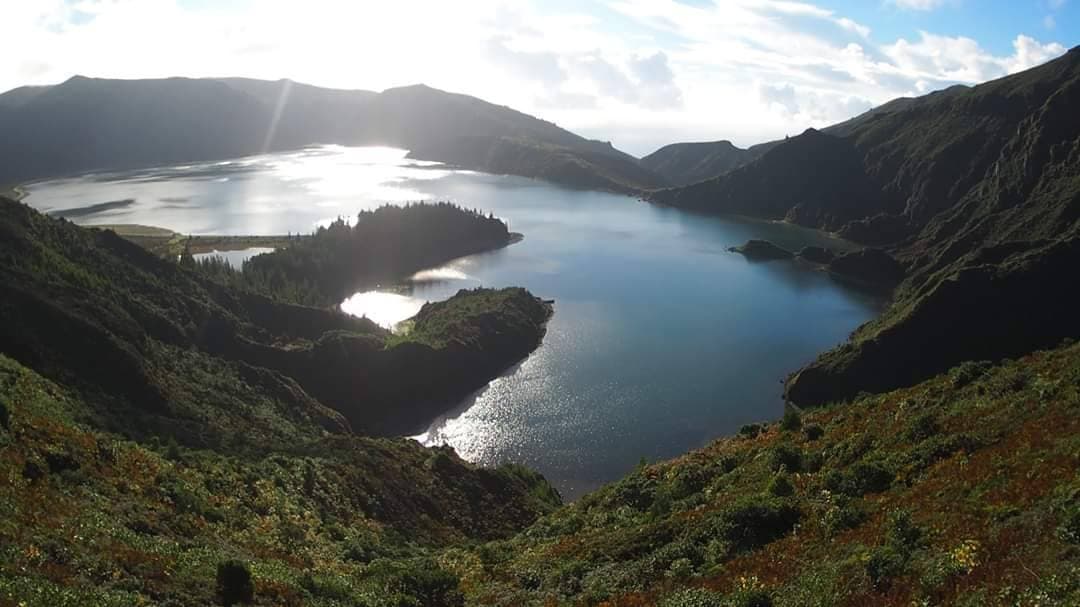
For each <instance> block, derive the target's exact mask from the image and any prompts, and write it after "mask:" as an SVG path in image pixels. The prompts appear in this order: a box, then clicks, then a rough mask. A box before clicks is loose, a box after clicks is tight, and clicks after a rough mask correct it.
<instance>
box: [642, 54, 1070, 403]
mask: <svg viewBox="0 0 1080 607" xmlns="http://www.w3.org/2000/svg"><path fill="white" fill-rule="evenodd" d="M1078 107H1080V48H1078V49H1073V50H1072V51H1070V52H1069V53H1067V54H1066V55H1064V56H1062V57H1061V58H1059V59H1057V60H1055V61H1051V62H1049V63H1047V64H1045V65H1042V66H1040V67H1037V68H1034V69H1031V70H1028V71H1026V72H1023V73H1020V74H1016V75H1013V76H1009V77H1006V78H1002V79H1000V80H996V81H993V82H988V83H986V84H982V85H980V86H976V87H973V88H963V87H954V88H952V89H947V90H946V91H941V92H938V93H934V94H931V95H928V96H925V97H920V98H918V99H907V100H898V101H896V102H892V103H890V104H886V105H885V106H882V107H881V108H877V109H876V110H872V111H871V112H869V113H868V114H865V115H863V116H860V117H857V118H855V119H853V120H851V121H848V122H846V123H842V124H840V125H836V126H835V127H832V128H830V129H825V131H824V132H819V131H814V130H810V131H807V132H806V133H804V134H802V135H800V136H798V137H793V138H791V139H790V140H789V141H785V142H783V143H781V144H779V145H777V146H776V147H775V148H773V149H771V150H769V151H768V152H767V153H765V154H763V155H762V156H761V157H760V158H758V159H757V160H755V161H753V162H751V163H750V164H747V165H745V166H742V167H740V168H738V169H735V170H733V171H731V172H729V173H727V174H725V175H722V176H720V177H717V178H714V179H712V180H709V181H705V182H702V183H697V184H693V185H690V186H687V187H680V188H672V189H666V190H661V191H658V192H656V193H654V194H653V195H652V198H653V200H655V201H656V202H659V203H663V204H669V205H673V206H678V207H685V208H693V209H697V210H702V211H715V212H735V213H741V214H747V215H754V216H758V217H764V218H769V219H783V220H787V221H791V222H793V223H797V224H801V225H806V226H810V227H815V228H823V229H827V230H832V231H836V232H838V233H839V234H840V235H841V236H844V237H847V238H849V239H852V240H856V241H858V242H862V243H865V244H868V245H872V246H876V247H880V248H883V249H884V250H886V251H887V252H888V253H889V254H891V255H892V256H893V257H895V258H896V259H897V260H899V261H900V262H901V264H902V266H903V267H904V269H905V271H906V279H904V281H903V282H902V283H901V284H900V285H899V288H898V289H897V290H896V292H895V301H894V303H893V304H892V306H891V307H890V308H889V309H888V310H887V311H886V312H885V313H884V314H883V316H882V317H881V318H879V319H877V320H875V321H873V322H871V323H868V324H867V325H865V326H863V327H861V328H860V329H859V330H858V331H856V333H855V335H854V336H853V338H852V340H851V341H850V342H849V343H847V344H844V345H843V346H841V347H839V348H837V349H836V350H833V351H831V352H829V353H826V354H825V355H823V356H822V357H821V358H820V359H819V360H818V361H817V362H815V363H813V364H812V365H810V366H809V367H807V368H806V369H804V370H803V371H801V372H800V373H797V374H795V375H794V376H793V378H792V379H791V380H790V381H789V383H788V388H787V395H788V397H789V398H790V399H791V400H793V401H795V402H797V403H800V404H813V403H820V402H825V401H830V400H839V399H845V398H850V397H852V396H854V395H856V394H857V393H859V392H861V391H870V392H878V391H882V390H888V389H892V388H896V387H900V386H905V385H910V384H911V383H913V382H916V381H919V380H921V379H925V378H927V377H930V376H932V375H934V374H936V373H939V372H941V371H943V370H945V369H947V368H948V367H949V366H951V365H954V364H957V363H959V362H961V361H964V360H971V359H982V358H985V359H997V358H1002V357H1012V356H1016V355H1018V354H1022V353H1025V352H1029V351H1031V350H1033V349H1037V348H1044V347H1048V346H1051V345H1055V344H1056V343H1057V342H1059V341H1060V340H1061V339H1062V338H1065V337H1073V338H1075V337H1078V336H1080V316H1078V315H1077V314H1076V313H1075V310H1077V309H1080V285H1078V283H1077V282H1076V281H1075V280H1073V279H1072V278H1071V276H1072V275H1073V274H1075V268H1076V267H1080V112H1078V111H1077V108H1078ZM879 265H881V266H882V267H886V266H888V264H879ZM871 271H872V270H871ZM869 278H873V277H872V276H871V277H869Z"/></svg>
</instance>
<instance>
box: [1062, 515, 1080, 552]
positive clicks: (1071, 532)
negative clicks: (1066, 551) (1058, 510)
mask: <svg viewBox="0 0 1080 607" xmlns="http://www.w3.org/2000/svg"><path fill="white" fill-rule="evenodd" d="M1061 518H1062V521H1061V526H1059V527H1058V537H1059V538H1061V540H1062V541H1063V542H1069V543H1071V544H1080V505H1072V506H1070V507H1068V508H1066V510H1065V513H1064V515H1063V516H1062V517H1061Z"/></svg>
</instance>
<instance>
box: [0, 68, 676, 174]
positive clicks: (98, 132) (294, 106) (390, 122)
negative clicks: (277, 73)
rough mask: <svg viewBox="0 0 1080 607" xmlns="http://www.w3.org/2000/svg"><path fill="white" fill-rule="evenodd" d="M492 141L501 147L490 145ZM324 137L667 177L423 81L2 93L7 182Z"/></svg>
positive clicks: (206, 82) (418, 151)
mask: <svg viewBox="0 0 1080 607" xmlns="http://www.w3.org/2000/svg"><path fill="white" fill-rule="evenodd" d="M477 138H479V139H477ZM505 140H513V141H515V142H519V143H520V145H523V146H526V147H528V149H529V151H530V153H529V154H527V155H519V156H518V157H517V158H516V159H515V160H514V161H508V160H507V159H506V158H503V157H502V156H501V154H499V153H498V151H499V150H496V149H493V148H491V147H490V146H495V145H497V144H498V145H502V144H501V143H500V142H503V141H505ZM481 142H485V143H486V145H488V146H489V148H488V149H486V150H483V151H481V150H478V145H480V143H481ZM320 143H321V144H331V143H333V144H343V145H386V146H394V147H401V148H405V149H410V150H415V152H414V156H419V157H422V158H424V159H430V160H439V161H442V162H446V163H449V164H453V165H458V166H463V167H467V168H470V169H476V170H484V171H492V172H503V173H510V174H514V175H523V176H526V177H542V178H544V179H548V180H551V181H554V182H557V183H562V184H565V185H570V186H584V187H602V188H605V189H612V190H619V191H630V190H634V189H639V188H651V187H658V186H661V185H664V184H665V183H666V182H665V180H664V179H663V178H662V177H660V176H659V175H656V174H654V173H652V172H651V171H648V170H646V169H643V168H641V167H640V166H639V165H638V163H637V160H636V159H635V158H633V157H632V156H629V155H627V154H624V153H622V152H619V151H618V150H616V149H615V148H613V147H612V146H611V145H610V144H608V143H605V142H599V141H591V140H588V139H585V138H583V137H580V136H578V135H575V134H573V133H571V132H569V131H566V130H564V129H561V128H559V127H557V126H556V125H554V124H552V123H550V122H546V121H543V120H540V119H537V118H534V117H532V116H529V115H527V114H523V113H521V112H517V111H515V110H512V109H510V108H507V107H503V106H498V105H495V104H491V103H487V102H485V101H482V100H480V99H477V98H475V97H469V96H467V95H459V94H454V93H448V92H445V91H440V90H437V89H433V88H430V87H427V86H423V85H416V86H408V87H400V88H394V89H388V90H386V91H383V92H381V93H375V92H371V91H361V90H338V89H326V88H320V87H315V86H311V85H307V84H302V83H297V82H292V81H289V80H279V81H261V80H252V79H245V78H222V79H190V78H167V79H151V80H109V79H99V78H86V77H83V76H75V77H73V78H71V79H69V80H67V81H66V82H63V83H61V84H58V85H55V86H49V87H23V88H21V89H15V90H13V91H9V92H8V93H5V94H3V95H0V183H11V184H14V183H17V182H19V181H25V180H30V179H36V178H42V177H48V176H57V175H65V174H70V173H75V172H82V171H92V170H102V169H120V168H134V167H141V166H151V165H154V164H166V163H177V162H187V161H196V160H215V159H223V158H231V157H238V156H245V155H252V154H259V153H264V152H269V151H276V150H286V149H295V148H298V147H302V146H304V145H309V144H320ZM459 148H461V149H462V153H460V154H458V153H456V150H458V149H459ZM428 149H430V150H432V152H431V153H430V154H424V153H423V152H422V150H428ZM548 155H553V156H555V157H557V160H549V159H548V158H547V156H548ZM496 160H498V162H495V161H496ZM582 171H585V172H588V173H590V177H589V179H583V178H582V176H581V172H582ZM593 173H595V175H596V176H592V174H593Z"/></svg>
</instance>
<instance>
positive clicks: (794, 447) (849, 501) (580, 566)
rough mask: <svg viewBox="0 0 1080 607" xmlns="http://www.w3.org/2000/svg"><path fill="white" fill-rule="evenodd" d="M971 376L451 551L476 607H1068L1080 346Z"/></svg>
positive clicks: (774, 430) (724, 451) (1075, 589)
mask: <svg viewBox="0 0 1080 607" xmlns="http://www.w3.org/2000/svg"><path fill="white" fill-rule="evenodd" d="M965 368H970V366H966V367H965ZM981 369H982V372H981V373H980V374H979V375H978V377H976V378H974V379H972V381H971V382H970V383H968V384H966V385H964V386H962V387H958V386H957V385H956V384H955V383H954V381H953V376H954V375H955V373H954V374H945V375H941V376H938V377H936V378H933V379H931V380H929V381H927V382H925V383H922V384H919V385H916V386H913V387H911V388H906V389H903V390H899V391H895V392H890V393H886V394H881V395H877V396H866V397H863V398H860V399H858V400H856V401H853V402H850V403H845V404H836V405H829V406H825V407H821V408H818V409H815V410H813V411H808V412H805V413H804V414H803V415H802V422H803V423H802V426H803V428H804V429H806V428H811V427H816V428H819V429H820V430H821V431H822V433H821V434H819V435H816V438H814V439H811V438H810V437H809V436H807V435H806V433H804V432H799V431H792V430H790V429H784V427H783V426H784V425H785V424H784V423H783V422H775V423H771V424H761V425H759V433H757V434H756V435H751V434H750V433H746V434H744V435H743V436H740V437H732V438H725V439H721V440H718V441H716V442H714V443H713V444H711V445H709V446H708V447H705V448H704V449H701V450H699V451H695V452H692V453H689V454H686V455H684V456H682V457H679V458H676V459H674V460H671V461H668V462H660V463H656V464H650V465H647V466H644V467H642V468H640V469H638V470H637V471H635V472H634V473H632V474H630V475H629V476H627V477H626V478H624V479H623V480H621V481H619V482H616V483H613V484H611V485H609V486H607V487H604V488H602V489H600V490H599V491H597V492H595V493H593V494H591V495H588V496H586V497H584V498H582V499H581V500H579V501H578V502H576V503H574V504H570V505H567V506H565V507H563V508H561V509H559V510H557V511H556V512H554V513H552V514H550V515H548V516H546V517H544V518H542V519H540V520H539V521H537V522H536V523H534V524H533V525H532V526H531V527H529V528H528V529H526V530H525V531H524V532H522V533H520V534H518V535H516V536H514V537H513V538H512V539H510V540H508V541H499V542H496V543H493V544H488V545H486V546H484V547H481V548H475V549H467V550H461V549H449V550H447V551H446V552H445V554H447V555H453V561H454V562H455V563H457V565H456V568H454V569H453V571H455V572H456V573H457V574H458V575H459V576H461V579H462V580H463V582H464V581H467V582H468V588H469V590H468V591H467V592H466V599H467V603H468V604H477V605H609V606H621V607H626V606H637V605H656V604H659V605H686V606H698V605H705V606H711V605H723V606H732V605H776V606H791V607H805V606H814V605H820V606H823V607H824V606H832V605H882V606H889V605H896V606H901V605H902V606H905V607H907V606H909V605H924V604H925V605H970V606H972V607H974V606H976V605H978V606H980V607H981V606H995V605H1001V606H1005V605H1033V604H1039V605H1061V606H1066V605H1073V604H1076V603H1077V601H1080V559H1078V551H1077V548H1076V547H1077V545H1078V544H1077V543H1076V542H1077V539H1076V538H1077V537H1080V536H1078V535H1077V530H1078V529H1080V515H1078V512H1080V432H1078V430H1080V425H1078V424H1080V421H1078V420H1080V415H1078V413H1080V347H1078V346H1070V347H1066V348H1062V349H1059V350H1054V351H1048V352H1037V353H1035V354H1032V355H1031V356H1028V357H1026V358H1024V359H1022V360H1019V361H1016V362H1009V363H1006V364H1004V365H1002V366H999V367H985V366H982V367H981ZM1018 378H1027V379H1026V381H1019V380H1018ZM789 419H790V418H789ZM929 419H932V420H934V421H933V423H929V422H927V421H925V420H929ZM786 425H787V426H788V427H789V428H790V427H791V425H792V424H791V423H790V421H789V422H788V423H787V424H786ZM905 426H907V427H909V428H910V429H911V430H910V431H904V430H901V431H897V428H898V427H899V428H904V427H905ZM814 458H820V465H819V466H810V465H808V464H807V460H811V459H814ZM778 469H779V470H781V472H777V470H778ZM485 555H497V556H485Z"/></svg>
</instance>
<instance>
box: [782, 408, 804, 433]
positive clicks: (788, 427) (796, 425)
mask: <svg viewBox="0 0 1080 607" xmlns="http://www.w3.org/2000/svg"><path fill="white" fill-rule="evenodd" d="M800 428H802V418H801V417H799V413H798V412H797V411H795V409H794V408H792V407H788V408H787V409H786V410H785V411H784V417H783V418H782V419H781V420H780V429H781V430H784V431H786V432H795V431H797V430H798V429H800Z"/></svg>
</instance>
